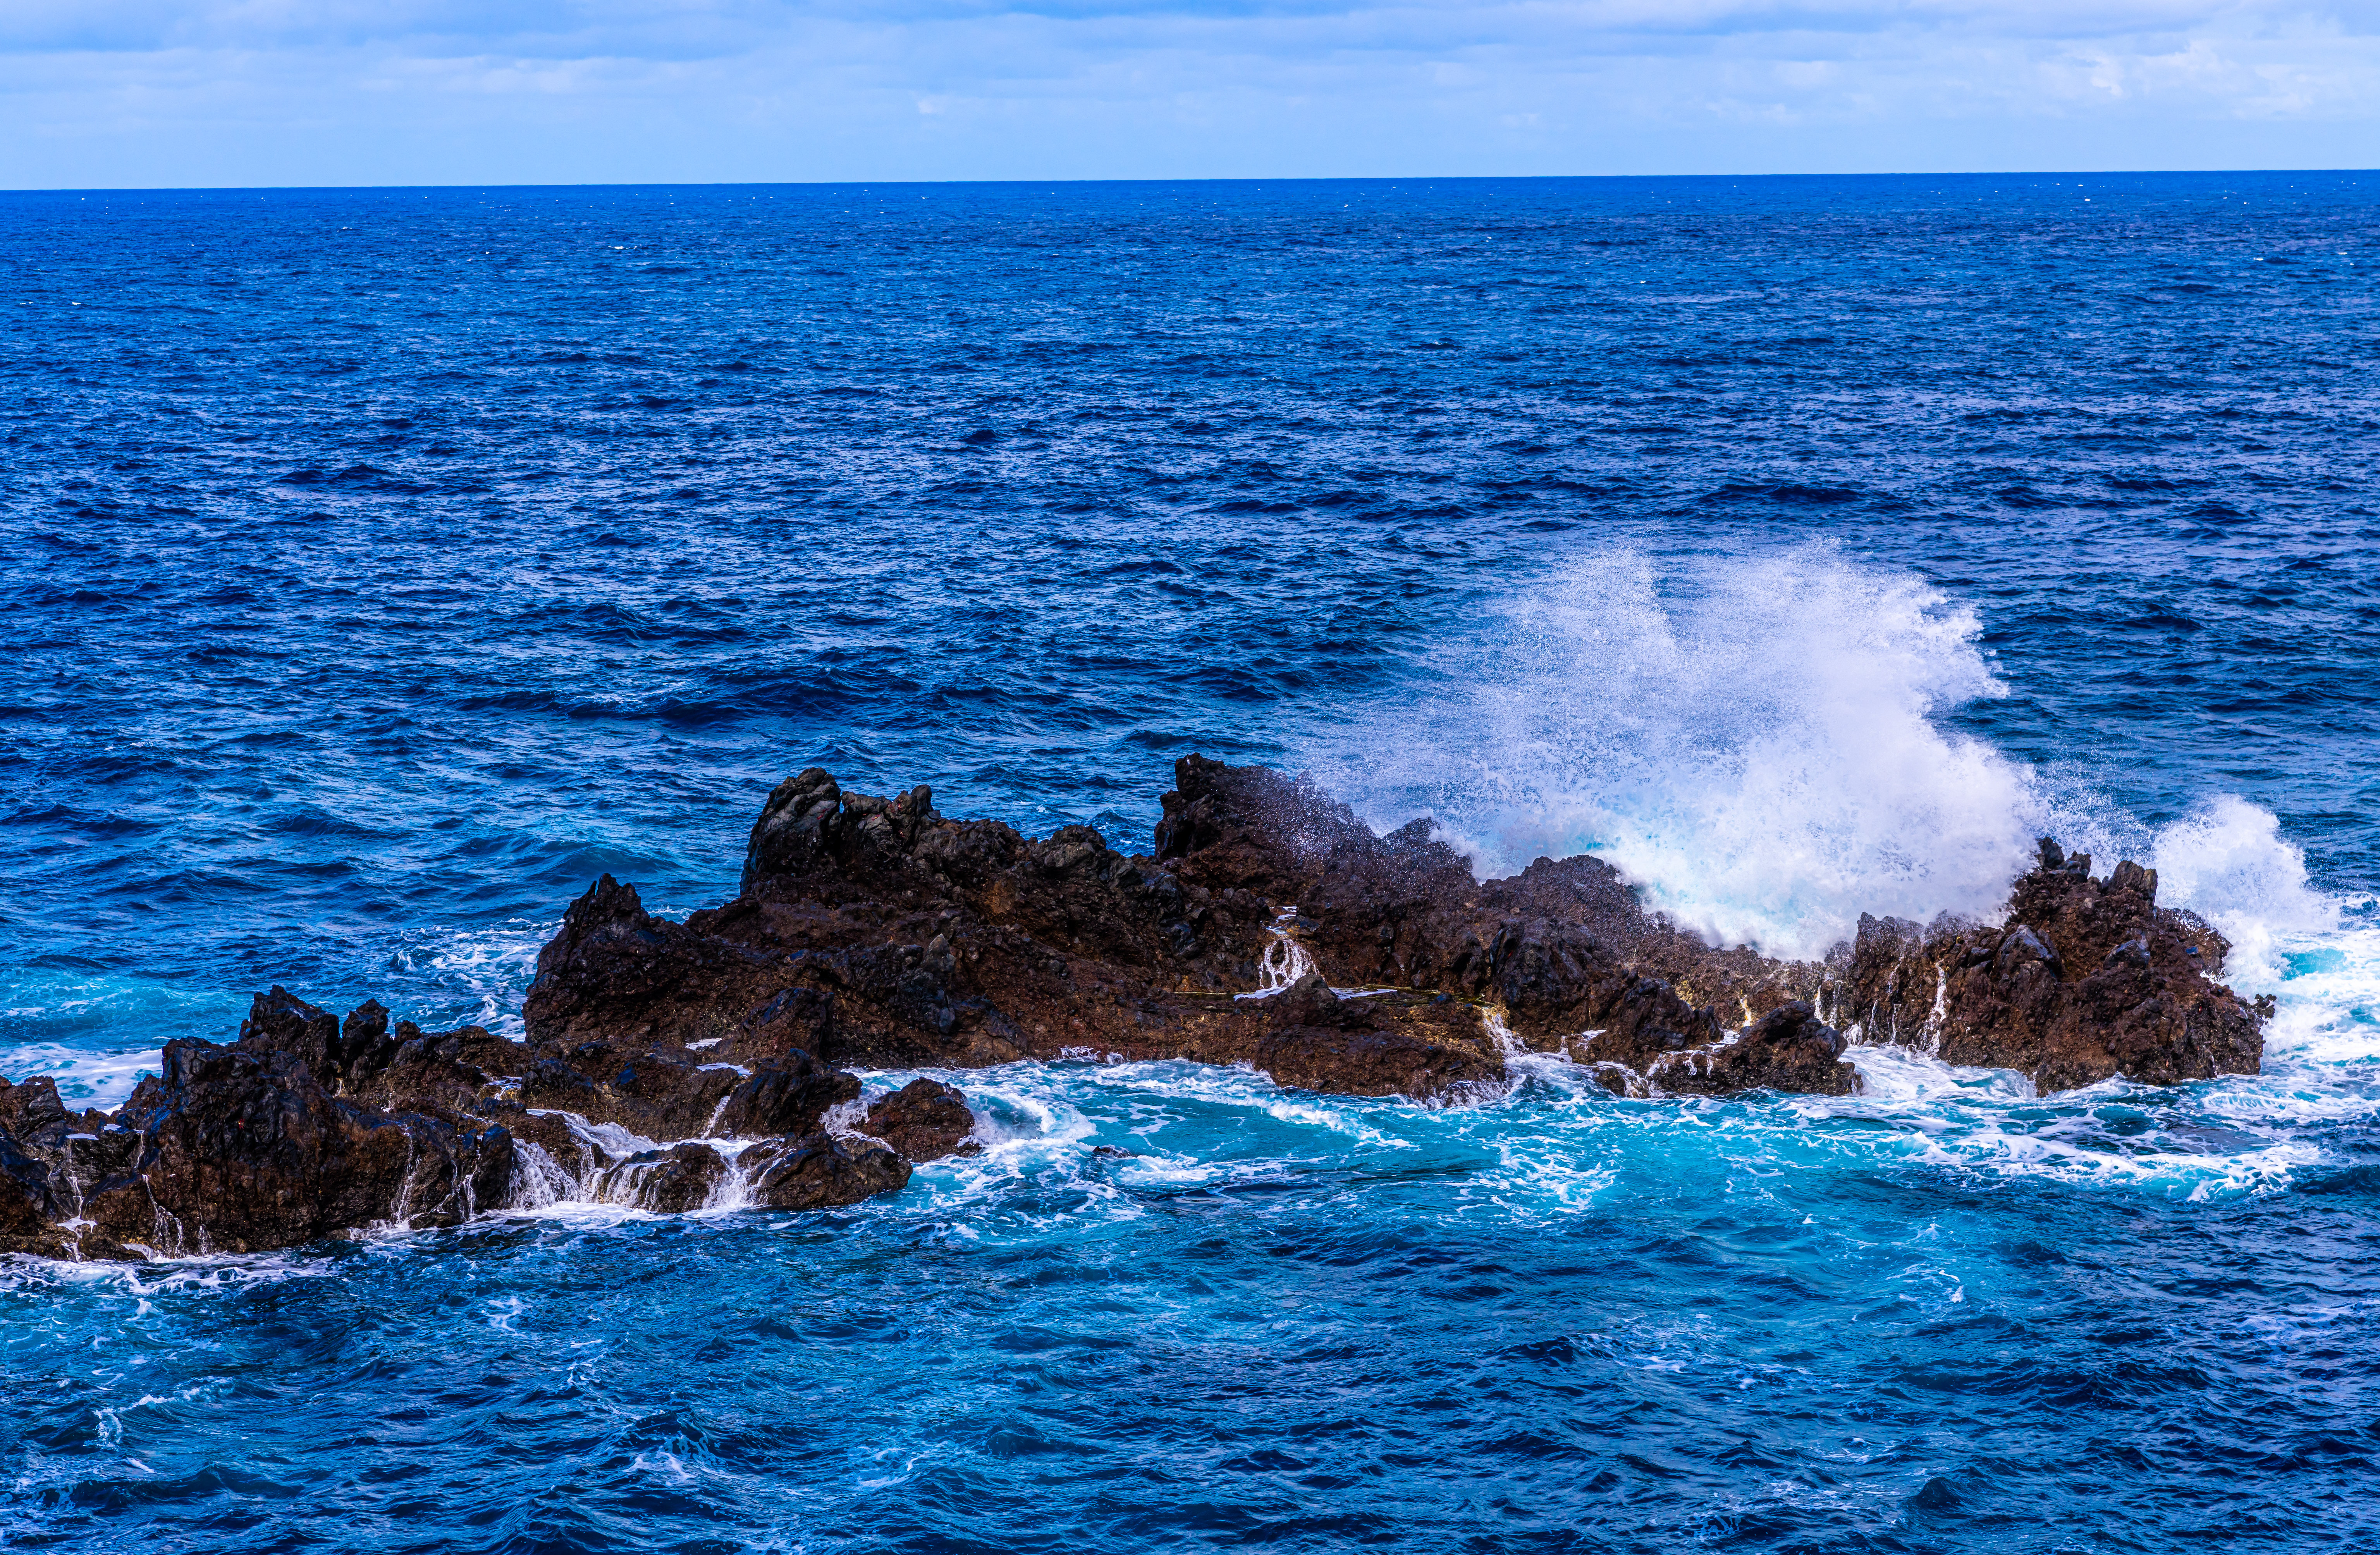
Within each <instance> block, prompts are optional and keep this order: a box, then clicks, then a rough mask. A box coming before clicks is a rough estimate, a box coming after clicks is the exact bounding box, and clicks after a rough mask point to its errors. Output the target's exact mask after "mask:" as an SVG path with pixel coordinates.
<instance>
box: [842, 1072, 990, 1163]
mask: <svg viewBox="0 0 2380 1555" xmlns="http://www.w3.org/2000/svg"><path fill="white" fill-rule="evenodd" d="M866 1127H867V1132H868V1134H870V1135H872V1136H875V1137H876V1138H879V1139H881V1140H883V1141H884V1142H885V1143H886V1144H888V1145H890V1146H892V1148H894V1149H896V1150H898V1151H900V1152H901V1154H903V1155H904V1156H906V1157H907V1158H908V1159H909V1160H915V1161H927V1160H941V1159H942V1158H943V1157H944V1156H950V1155H958V1154H961V1153H971V1148H970V1147H969V1144H968V1136H971V1135H972V1134H974V1133H975V1114H974V1113H973V1112H969V1111H968V1110H967V1104H966V1098H965V1096H963V1095H961V1094H960V1093H959V1092H958V1091H957V1090H956V1089H954V1088H953V1087H950V1086H946V1085H943V1084H942V1083H941V1081H939V1080H923V1079H920V1080H912V1081H910V1082H909V1083H908V1084H907V1085H905V1086H903V1087H901V1088H900V1089H899V1090H896V1091H894V1092H893V1093H892V1095H890V1096H884V1097H879V1098H878V1099H877V1100H876V1103H875V1105H873V1106H871V1107H869V1108H868V1123H867V1125H866ZM981 1148H982V1147H981V1146H974V1147H972V1149H977V1150H979V1149H981Z"/></svg>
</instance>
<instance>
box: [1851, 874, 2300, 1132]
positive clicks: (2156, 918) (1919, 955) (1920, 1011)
mask: <svg viewBox="0 0 2380 1555" xmlns="http://www.w3.org/2000/svg"><path fill="white" fill-rule="evenodd" d="M2156 888H2157V880H2156V871H2155V870H2154V869H2142V868H2141V867H2140V866H2139V865H2137V864H2134V863H2132V862H2131V861H2130V860H2126V861H2124V862H2122V863H2119V864H2118V865H2117V866H2116V868H2115V869H2114V871H2113V872H2112V873H2110V874H2109V875H2108V877H2107V879H2106V880H2104V881H2102V880H2094V879H2093V878H2092V876H2091V856H2090V855H2088V854H2078V855H2076V856H2073V857H2071V858H2069V857H2068V856H2066V855H2065V854H2064V852H2063V851H2062V850H2061V849H2060V848H2059V847H2058V844H2057V843H2055V842H2053V841H2052V840H2050V839H2049V838H2046V837H2045V838H2043V839H2042V841H2041V856H2040V860H2039V863H2038V864H2037V866H2036V867H2035V868H2034V869H2032V870H2031V871H2029V872H2028V873H2026V874H2024V875H2023V876H2022V877H2020V878H2019V879H2018V881H2017V882H2016V885H2015V887H2014V889H2013V890H2012V891H2011V893H2010V898H2009V915H2008V920H2007V922H2006V924H2005V925H2002V926H1999V927H1990V928H1986V927H1985V926H1982V925H1978V924H1969V923H1961V922H1955V921H1952V922H1941V923H1937V924H1936V925H1935V926H1934V927H1933V928H1931V929H1920V928H1919V927H1918V926H1917V925H1916V924H1914V923H1912V922H1910V921H1908V920H1907V919H1905V918H1876V917H1862V918H1861V919H1860V926H1859V939H1858V942H1857V943H1856V944H1855V945H1854V946H1853V947H1852V952H1851V955H1850V958H1849V965H1848V966H1847V967H1846V968H1845V970H1844V975H1843V977H1842V978H1841V981H1840V985H1839V986H1838V988H1837V989H1836V990H1833V996H1832V1001H1831V1002H1830V1005H1829V1007H1830V1008H1832V1009H1836V1010H1840V1012H1841V1014H1842V1017H1843V1018H1844V1019H1846V1020H1848V1021H1850V1022H1852V1023H1853V1026H1852V1029H1854V1030H1855V1031H1858V1032H1860V1033H1861V1034H1862V1035H1864V1037H1865V1039H1867V1040H1869V1041H1874V1042H1901V1043H1908V1044H1911V1045H1914V1046H1922V1047H1925V1049H1927V1050H1928V1051H1932V1052H1935V1053H1937V1054H1939V1055H1940V1056H1941V1057H1942V1058H1943V1059H1944V1060H1945V1061H1947V1062H1949V1063H1967V1064H1977V1065H1985V1066H1988V1067H1992V1068H1997V1069H2015V1070H2018V1071H2021V1072H2022V1073H2023V1074H2024V1075H2027V1076H2029V1077H2030V1078H2031V1079H2032V1080H2033V1082H2034V1086H2035V1087H2038V1088H2039V1089H2041V1090H2044V1091H2052V1090H2066V1089H2070V1088H2072V1087H2077V1086H2086V1085H2090V1084H2093V1083H2094V1082H2095V1081H2099V1080H2104V1079H2107V1077H2109V1076H2110V1075H2126V1076H2128V1077H2130V1078H2131V1079H2136V1080H2143V1081H2145V1082H2147V1083H2148V1084H2150V1085H2173V1084H2175V1083H2177V1082H2179V1081H2182V1080H2195V1079H2205V1078H2207V1077H2209V1076H2211V1075H2253V1074H2254V1073H2256V1071H2257V1069H2258V1067H2259V1065H2260V1064H2261V1063H2262V1062H2263V1057H2264V1036H2263V1020H2264V1017H2265V1016H2266V1015H2268V1014H2271V1002H2270V1000H2269V999H2266V1000H2263V1001H2259V1002H2255V1003H2251V1002H2248V1001H2246V1000H2243V999H2241V998H2240V996H2239V995H2238V994H2236V993H2233V992H2232V991H2231V990H2229V989H2228V988H2225V987H2224V986H2222V985H2221V984H2220V983H2217V982H2216V980H2215V979H2216V978H2218V977H2220V976H2221V975H2222V973H2223V959H2224V956H2225V955H2226V954H2228V952H2229V950H2230V948H2231V947H2230V946H2229V945H2228V943H2227V942H2225V941H2224V939H2223V936H2222V935H2220V934H2218V933H2216V931H2215V929H2213V927H2212V926H2210V925H2209V924H2207V923H2206V921H2205V920H2204V919H2203V918H2200V917H2197V916H2196V915H2194V914H2192V913H2188V912H2181V911H2178V910H2176V909H2173V908H2169V907H2160V906H2158V905H2156Z"/></svg>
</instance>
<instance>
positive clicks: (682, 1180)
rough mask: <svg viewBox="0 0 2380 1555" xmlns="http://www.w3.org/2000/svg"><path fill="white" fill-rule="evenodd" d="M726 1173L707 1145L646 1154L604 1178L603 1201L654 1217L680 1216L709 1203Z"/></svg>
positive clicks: (641, 1153)
mask: <svg viewBox="0 0 2380 1555" xmlns="http://www.w3.org/2000/svg"><path fill="white" fill-rule="evenodd" d="M727 1172H728V1167H727V1162H726V1160H725V1159H724V1158H722V1156H721V1155H720V1153H719V1152H718V1151H717V1150H714V1149H712V1148H710V1146H708V1145H698V1144H684V1145H675V1146H673V1147H671V1148H668V1149H666V1150H645V1151H641V1152H639V1153H637V1154H636V1155H633V1156H630V1157H628V1158H627V1160H624V1161H622V1162H621V1163H620V1164H619V1165H617V1166H615V1167H613V1168H612V1170H611V1171H610V1172H607V1173H606V1174H605V1181H604V1184H603V1197H605V1198H607V1199H609V1200H611V1201H612V1202H613V1203H615V1204H633V1205H635V1206H636V1207H637V1209H650V1210H651V1211H652V1212H653V1213H655V1214H657V1215H682V1214H684V1213H686V1211H687V1210H689V1209H701V1208H702V1207H703V1205H704V1204H706V1203H708V1202H709V1201H710V1196H711V1195H712V1194H713V1193H714V1192H716V1191H717V1190H718V1187H719V1184H720V1183H721V1182H722V1180H724V1179H725V1177H726V1176H727Z"/></svg>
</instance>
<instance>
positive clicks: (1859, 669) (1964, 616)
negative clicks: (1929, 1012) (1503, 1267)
mask: <svg viewBox="0 0 2380 1555" xmlns="http://www.w3.org/2000/svg"><path fill="white" fill-rule="evenodd" d="M1484 626H1485V628H1486V629H1485V630H1483V631H1482V632H1481V633H1479V634H1477V635H1476V636H1475V637H1474V638H1471V639H1469V640H1466V641H1464V642H1463V643H1461V644H1458V645H1455V646H1452V647H1451V648H1449V649H1447V650H1443V653H1442V656H1441V657H1440V659H1439V662H1437V663H1435V664H1433V665H1432V666H1431V668H1432V670H1433V671H1434V672H1435V673H1436V676H1437V679H1438V681H1439V686H1438V688H1437V692H1436V695H1435V696H1433V697H1432V698H1431V699H1429V704H1428V708H1427V711H1425V712H1423V713H1422V714H1421V715H1420V716H1419V717H1418V718H1416V717H1415V715H1414V714H1413V712H1412V711H1411V710H1410V709H1407V710H1403V711H1397V712H1395V713H1393V714H1390V713H1385V712H1384V713H1382V714H1379V715H1376V716H1372V717H1369V718H1367V719H1366V721H1365V727H1364V728H1363V729H1362V731H1361V737H1360V738H1359V739H1358V740H1356V741H1353V742H1350V745H1351V746H1354V747H1359V748H1360V749H1361V752H1362V754H1361V756H1360V757H1353V756H1343V755H1342V756H1341V757H1340V758H1338V759H1324V760H1320V761H1318V762H1316V763H1315V766H1316V769H1317V771H1318V773H1323V774H1327V780H1328V782H1329V783H1330V784H1331V785H1333V786H1334V787H1335V788H1336V789H1337V790H1338V791H1339V792H1342V793H1345V794H1348V795H1350V796H1354V797H1355V799H1356V803H1357V808H1359V809H1361V810H1362V811H1363V812H1364V813H1365V814H1366V816H1367V818H1369V819H1371V820H1374V821H1376V822H1378V823H1385V824H1395V823H1398V822H1400V821H1402V820H1404V819H1406V818H1408V817H1410V816H1411V815H1412V814H1413V813H1414V812H1415V809H1417V808H1422V809H1427V810H1428V811H1429V812H1430V813H1431V814H1433V815H1434V816H1436V817H1437V818H1438V820H1439V825H1440V827H1441V829H1442V832H1443V834H1444V835H1445V836H1446V837H1447V839H1448V840H1449V841H1450V842H1452V843H1453V844H1455V845H1457V846H1458V847H1460V848H1462V849H1463V850H1464V851H1466V852H1468V853H1470V854H1471V855H1472V856H1473V858H1474V861H1475V868H1477V869H1479V871H1480V872H1481V873H1482V874H1483V875H1503V874H1510V873H1512V872H1514V871H1516V870H1518V869H1522V868H1523V867H1524V866H1525V865H1526V864H1527V863H1528V862H1529V860H1530V859H1532V858H1535V857H1537V856H1540V855H1544V856H1555V857H1560V856H1567V855H1571V854H1577V853H1591V854H1594V855H1596V856H1598V857H1601V858H1603V859H1605V860H1607V861H1609V863H1611V864H1612V865H1614V866H1615V867H1617V868H1618V869H1620V870H1621V873H1622V874H1623V875H1624V876H1626V878H1627V879H1628V880H1629V881H1631V882H1632V883H1633V884H1634V885H1636V886H1637V887H1639V888H1640V889H1641V890H1643V891H1644V892H1645V895H1646V897H1647V899H1648V900H1649V901H1650V903H1651V904H1652V905H1654V906H1655V907H1657V908H1658V909H1659V910H1661V911H1663V912H1666V913H1667V914H1669V915H1670V917H1671V918H1672V919H1673V920H1675V921H1676V922H1678V923H1679V924H1681V925H1682V926H1685V927H1688V928H1691V929H1694V930H1695V931H1697V932H1699V933H1701V934H1703V935H1705V936H1706V938H1708V939H1710V940H1712V941H1714V942H1719V943H1726V944H1736V943H1744V944H1751V945H1755V946H1756V947H1758V948H1759V949H1761V950H1763V951H1765V952H1767V953H1768V954H1777V955H1784V956H1791V957H1796V958H1809V957H1815V956H1819V955H1823V954H1825V953H1826V951H1827V949H1828V947H1829V946H1831V945H1833V944H1834V943H1836V942H1838V941H1840V940H1843V939H1845V938H1848V937H1849V936H1850V935H1851V934H1852V931H1853V929H1855V927H1856V925H1857V923H1858V919H1859V915H1860V914H1861V913H1863V912H1874V913H1878V914H1892V915H1896V916H1899V917H1911V918H1916V919H1919V920H1921V921H1922V920H1925V919H1930V918H1931V917H1934V916H1936V915H1937V914H1939V913H1943V912H1951V913H1960V914H1968V915H1973V916H1976V917H1990V916H1996V915H1997V913H1998V909H1999V908H2000V906H2001V905H2002V904H2003V903H2004V901H2005V899H2006V896H2007V892H2008V886H2009V883H2010V881H2011V880H2012V879H2013V878H2014V876H2015V875H2016V874H2017V873H2018V872H2019V871H2020V870H2021V869H2022V868H2023V867H2024V866H2025V863H2026V861H2027V859H2028V857H2029V856H2030V855H2031V853H2032V850H2033V843H2034V838H2035V837H2036V836H2039V835H2041V834H2042V833H2044V832H2050V833H2053V834H2056V835H2058V836H2060V837H2061V838H2064V839H2066V840H2067V841H2068V842H2069V843H2070V845H2072V846H2076V847H2079V848H2089V849H2093V850H2094V851H2098V852H2105V853H2106V854H2107V855H2108V856H2107V858H2106V859H2105V860H2104V861H2103V863H2113V862H2114V859H2115V857H2116V856H2133V857H2138V858H2141V859H2142V860H2143V862H2147V863H2151V864H2153V865H2154V866H2155V867H2156V868H2157V869H2159V870H2160V871H2161V873H2162V876H2163V884H2164V891H2163V897H2164V899H2165V900H2166V901H2168V902H2169V903H2173V904H2175V905H2186V906H2191V907H2193V908H2195V909H2196V910H2198V911H2200V912H2202V913H2204V914H2205V915H2206V916H2207V917H2210V918H2213V919H2214V920H2215V921H2216V923H2217V924H2218V926H2220V927H2222V928H2223V929H2224V930H2225V932H2226V933H2227V934H2228V935H2230V936H2231V937H2232V938H2233V939H2234V941H2235V942H2239V943H2240V945H2241V947H2242V950H2243V952H2245V953H2246V954H2245V956H2244V957H2243V959H2244V960H2247V961H2250V962H2255V963H2260V964H2261V963H2262V962H2263V961H2265V959H2267V956H2266V954H2265V945H2266V943H2267V942H2268V941H2269V939H2270V937H2271V935H2272V934H2273V933H2276V932H2282V931H2286V930H2288V929H2317V928H2319V927H2322V926H2324V925H2325V924H2327V923H2329V922H2331V921H2333V920H2334V919H2335V917H2336V907H2335V905H2332V904H2331V903H2330V902H2329V901H2328V900H2327V899H2326V898H2325V897H2324V896H2322V894H2321V893H2318V892H2316V891H2314V890H2313V888H2312V887H2311V886H2310V885H2309V884H2308V882H2307V880H2306V875H2305V868H2304V858H2303V855H2302V853H2301V851H2300V850H2298V849H2297V848H2295V847H2294V846H2293V845H2292V844H2289V843H2288V842H2287V841H2286V840H2284V839H2283V838H2282V837H2281V836H2280V834H2279V823H2278V821H2277V820H2276V819H2275V818H2274V817H2273V815H2272V814H2271V813H2270V812H2269V811H2266V810H2264V809H2261V808H2258V807H2256V806H2254V805H2252V804H2250V803H2248V802H2247V801H2246V800H2243V799H2240V798H2237V797H2233V796H2220V797H2216V798H2214V799H2212V800H2210V801H2209V803H2208V804H2207V806H2206V807H2205V808H2204V809H2203V810H2202V811H2201V812H2200V813H2198V814H2196V815H2193V816H2192V817H2190V818H2188V819H2186V820H2181V821H2178V822H2175V823H2174V824H2172V825H2169V826H2168V827H2165V828H2164V829H2162V830H2161V831H2155V832H2153V831H2152V830H2151V829H2150V828H2148V827H2146V826H2144V825H2142V824H2140V823H2138V822H2136V821H2133V820H2130V819H2129V818H2125V817H2121V816H2119V815H2116V814H2114V813H2112V812H2111V811H2110V810H2109V808H2107V806H2106V804H2105V803H2104V801H2100V800H2098V799H2097V798H2096V796H2091V795H2082V794H2077V795H2067V794H2062V793H2058V792H2056V791H2054V790H2053V789H2052V787H2051V786H2050V785H2048V784H2045V783H2044V782H2043V781H2042V779H2041V777H2040V775H2039V774H2038V773H2037V772H2036V771H2034V769H2033V768H2032V767H2030V766H2028V765H2027V764H2025V763H2023V762H2021V761H2018V760H2014V759H2010V758H2009V757H2007V756H2005V755H2003V754H2001V753H2000V752H1998V750H1995V749H1993V748H1992V747H1990V746H1989V745H1987V744H1985V742H1984V741H1982V740H1980V739H1976V738H1974V737H1973V736H1970V735H1962V734H1960V733H1958V732H1956V731H1954V730H1950V729H1948V728H1946V727H1945V726H1944V724H1943V722H1942V721H1943V719H1944V718H1945V717H1946V715H1948V714H1949V713H1951V712H1953V711H1956V710H1957V709H1958V708H1960V707H1961V706H1963V705H1966V704H1968V703H1971V702H1973V701H1976V700H1979V699H1991V698H1998V697H2002V696H2006V695H2007V694H2008V687H2007V686H2006V685H2005V684H2004V683H2003V682H2002V681H2001V680H2000V679H1999V677H1998V675H1997V674H1995V673H1994V671H1993V667H1992V665H1991V663H1990V662H1989V661H1988V660H1987V659H1986V657H1985V653H1984V651H1983V649H1982V648H1981V646H1980V638H1981V635H1982V623H1981V621H1980V620H1979V619H1978V617H1977V615H1976V613H1975V611H1974V610H1973V607H1972V606H1969V605H1966V604H1963V603H1961V602H1958V601H1952V600H1951V599H1949V597H1947V596H1946V595H1944V594H1943V593H1942V592H1941V591H1940V590H1939V589H1935V588H1934V587H1933V586H1932V585H1930V584H1928V583H1926V582H1925V580H1924V579H1923V578H1921V577H1917V576H1916V575H1914V574H1913V573H1909V572H1906V571H1902V570H1900V569H1894V568H1887V567H1879V566H1875V565H1862V564H1859V563H1856V562H1853V561H1851V560H1849V559H1847V558H1845V557H1843V556H1842V555H1841V554H1840V553H1839V552H1837V551H1835V550H1833V549H1832V548H1828V547H1803V548H1797V549H1793V550H1788V551H1779V552H1773V553H1766V554H1759V555H1753V556H1731V557H1720V558H1708V559H1701V560H1691V561H1684V562H1679V563H1675V564H1672V565H1667V566H1666V568H1664V567H1657V565H1656V564H1655V562H1654V561H1653V560H1652V559H1651V558H1648V557H1647V556H1645V555H1644V554H1642V553H1637V552H1633V551H1626V550H1615V551H1608V552H1603V553H1597V554H1593V555H1590V556H1587V557H1585V558H1583V559H1581V560H1579V561H1576V562H1574V563H1573V564H1571V565H1568V566H1567V567H1566V568H1564V569H1563V570H1561V571H1560V572H1558V573H1556V574H1555V575H1553V577H1551V578H1550V579H1549V580H1548V582H1547V583H1546V584H1544V585H1543V586H1541V587H1539V588H1537V589H1534V590H1532V591H1530V592H1529V593H1527V594H1525V595H1524V596H1522V597H1520V598H1517V599H1514V600H1511V601H1505V602H1504V603H1502V604H1500V605H1499V606H1497V607H1495V608H1493V609H1492V611H1491V613H1490V614H1489V616H1488V620H1487V621H1486V622H1485V624H1484Z"/></svg>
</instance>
